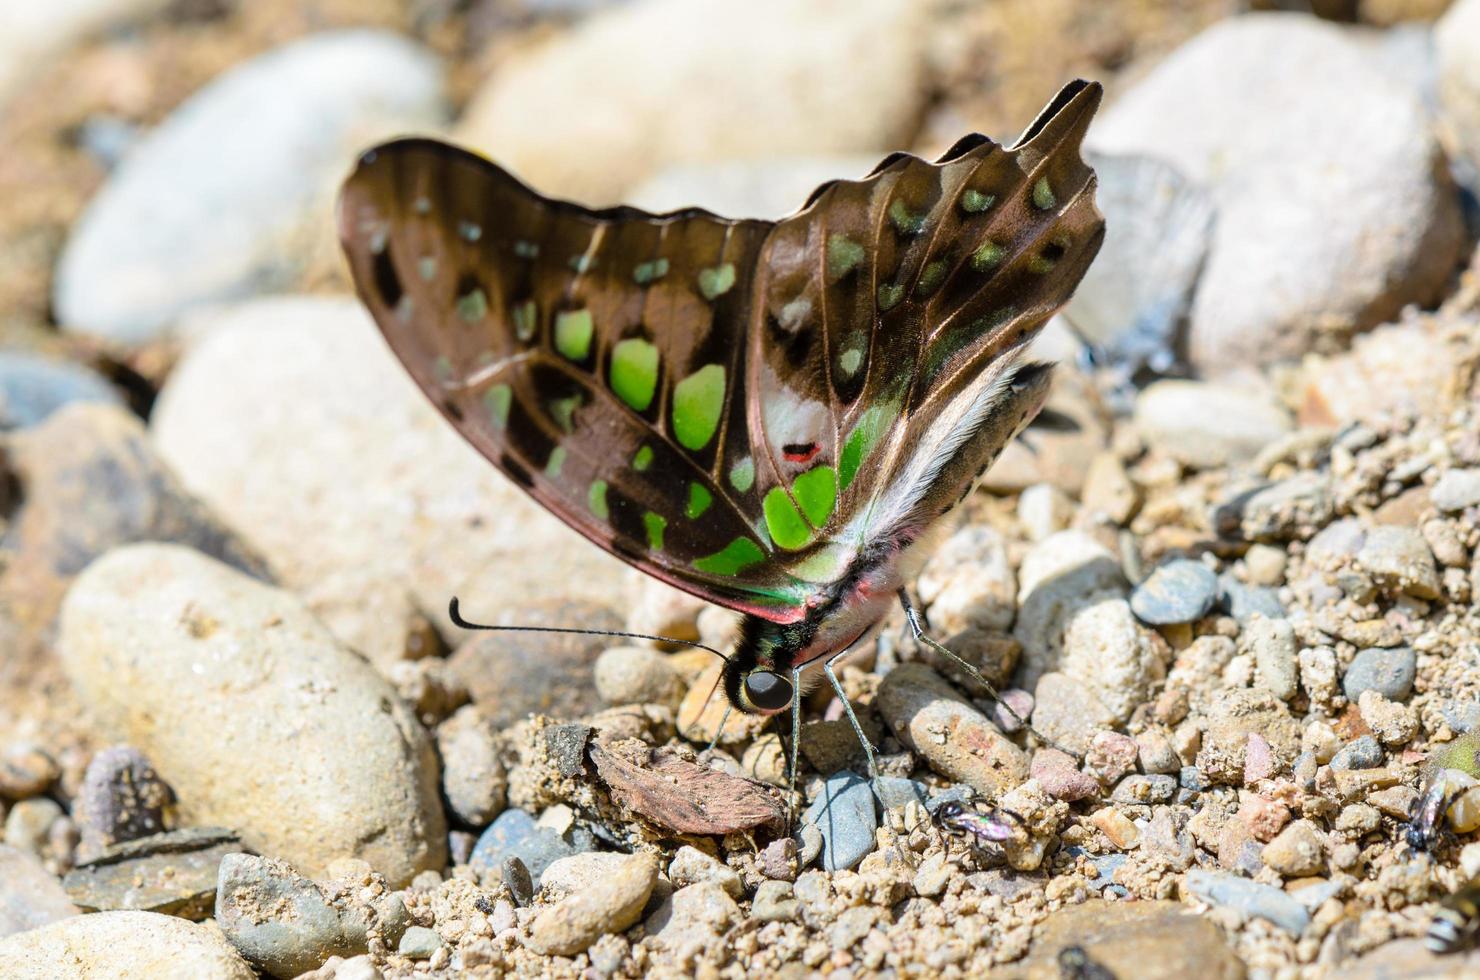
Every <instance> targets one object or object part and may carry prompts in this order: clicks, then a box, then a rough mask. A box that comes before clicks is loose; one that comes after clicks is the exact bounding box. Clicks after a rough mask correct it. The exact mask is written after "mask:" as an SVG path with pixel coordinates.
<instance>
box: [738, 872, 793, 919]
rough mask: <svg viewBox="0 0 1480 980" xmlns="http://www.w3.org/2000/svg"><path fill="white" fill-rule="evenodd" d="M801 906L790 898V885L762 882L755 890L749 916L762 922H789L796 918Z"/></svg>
mask: <svg viewBox="0 0 1480 980" xmlns="http://www.w3.org/2000/svg"><path fill="white" fill-rule="evenodd" d="M800 911H801V906H800V905H799V904H798V903H797V900H796V899H794V898H792V897H791V885H790V883H788V882H785V881H763V882H761V884H760V887H758V888H757V889H756V890H755V900H754V901H753V902H752V903H751V906H750V914H751V916H752V917H754V918H757V919H759V920H760V921H762V922H789V921H791V920H792V919H795V918H796V917H797V913H798V912H800Z"/></svg>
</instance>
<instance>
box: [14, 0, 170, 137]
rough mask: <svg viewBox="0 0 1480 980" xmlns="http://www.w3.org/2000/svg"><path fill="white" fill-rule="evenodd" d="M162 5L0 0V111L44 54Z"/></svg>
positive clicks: (158, 0) (133, 0) (161, 0)
mask: <svg viewBox="0 0 1480 980" xmlns="http://www.w3.org/2000/svg"><path fill="white" fill-rule="evenodd" d="M163 6H165V0H51V2H48V3H4V4H0V115H3V112H4V101H5V99H6V98H7V97H8V96H9V95H11V94H12V93H13V92H14V91H15V90H16V89H18V88H20V86H21V85H22V84H23V83H24V82H25V80H26V78H27V76H28V75H29V74H30V73H31V72H32V71H33V70H34V69H35V68H36V66H37V65H38V64H40V63H41V62H42V61H44V60H45V59H46V58H47V57H48V56H50V55H53V54H55V53H56V52H57V51H59V50H61V49H62V48H64V47H66V46H67V45H69V44H72V43H74V42H76V41H77V40H79V39H81V38H83V37H85V36H87V35H88V34H91V33H92V32H94V31H96V30H98V29H99V28H102V27H106V26H108V25H109V24H112V23H118V22H120V21H123V20H126V19H128V18H131V17H138V16H142V15H144V14H148V13H150V12H152V11H153V10H155V9H157V8H159V7H163Z"/></svg>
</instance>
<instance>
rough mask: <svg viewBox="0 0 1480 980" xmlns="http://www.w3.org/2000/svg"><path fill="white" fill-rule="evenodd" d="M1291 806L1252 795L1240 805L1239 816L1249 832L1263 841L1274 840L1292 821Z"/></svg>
mask: <svg viewBox="0 0 1480 980" xmlns="http://www.w3.org/2000/svg"><path fill="white" fill-rule="evenodd" d="M1290 816H1291V814H1290V808H1289V807H1287V806H1285V805H1284V804H1283V803H1276V802H1275V801H1273V800H1269V799H1265V798H1264V797H1262V796H1254V795H1250V796H1248V797H1246V798H1245V799H1244V801H1243V802H1242V803H1241V804H1240V805H1239V808H1238V813H1237V817H1238V819H1239V820H1240V821H1242V822H1243V825H1244V826H1245V827H1247V828H1249V833H1250V834H1252V835H1253V836H1254V837H1256V838H1258V839H1259V840H1261V841H1265V842H1268V841H1271V840H1274V838H1275V836H1276V835H1278V834H1279V832H1280V831H1281V830H1283V829H1284V827H1285V825H1286V824H1288V823H1289V822H1290Z"/></svg>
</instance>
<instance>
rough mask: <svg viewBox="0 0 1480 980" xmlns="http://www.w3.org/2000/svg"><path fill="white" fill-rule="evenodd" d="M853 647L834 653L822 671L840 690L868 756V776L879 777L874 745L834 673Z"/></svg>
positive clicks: (870, 777)
mask: <svg viewBox="0 0 1480 980" xmlns="http://www.w3.org/2000/svg"><path fill="white" fill-rule="evenodd" d="M851 649H853V648H852V647H848V648H846V649H844V650H841V651H839V652H838V653H835V654H833V655H832V656H831V657H830V658H828V660H827V661H826V662H825V663H824V664H823V665H822V672H823V673H824V674H826V675H827V680H828V683H830V684H832V686H833V690H834V691H837V692H838V700H839V701H840V702H842V705H843V713H844V714H846V715H847V716H848V724H850V725H852V726H853V734H854V735H857V736H858V744H859V745H862V746H863V754H864V755H866V756H868V778H869V779H878V778H879V765H878V763H877V762H875V761H874V747H873V745H872V744H871V743H870V742H869V740H868V736H867V735H865V734H864V733H863V726H862V725H860V724H859V723H858V716H857V715H855V714H854V713H853V705H851V704H849V703H848V695H846V694H844V693H843V685H842V684H841V683H839V682H838V675H837V674H835V673H833V664H835V663H837V662H838V661H839V660H842V659H843V657H845V656H846V655H847V654H848V651H849V650H851Z"/></svg>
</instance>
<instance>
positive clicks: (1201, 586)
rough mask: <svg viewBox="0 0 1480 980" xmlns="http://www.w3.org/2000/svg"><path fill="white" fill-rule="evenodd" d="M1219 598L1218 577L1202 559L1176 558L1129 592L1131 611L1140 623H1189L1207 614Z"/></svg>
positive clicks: (1160, 624)
mask: <svg viewBox="0 0 1480 980" xmlns="http://www.w3.org/2000/svg"><path fill="white" fill-rule="evenodd" d="M1217 598H1218V576H1217V575H1216V574H1214V573H1213V571H1212V569H1210V568H1208V567H1207V566H1206V565H1204V564H1202V563H1201V562H1195V561H1187V560H1178V561H1170V562H1167V563H1166V564H1165V565H1162V566H1160V567H1159V568H1157V569H1156V570H1155V571H1153V572H1152V573H1151V575H1150V576H1149V577H1148V578H1147V579H1146V581H1144V582H1142V583H1141V584H1140V585H1138V586H1137V587H1136V589H1135V591H1134V592H1132V593H1131V611H1132V612H1133V613H1135V614H1136V618H1137V619H1139V620H1140V621H1141V622H1143V623H1147V624H1149V625H1152V626H1164V625H1167V624H1170V623H1191V622H1196V621H1197V620H1199V619H1201V618H1202V617H1203V616H1206V615H1207V613H1208V610H1210V609H1212V608H1213V602H1214V601H1215V600H1216V599H1217Z"/></svg>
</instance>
